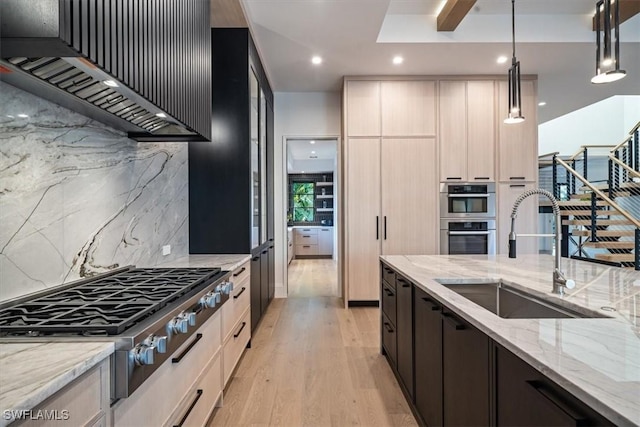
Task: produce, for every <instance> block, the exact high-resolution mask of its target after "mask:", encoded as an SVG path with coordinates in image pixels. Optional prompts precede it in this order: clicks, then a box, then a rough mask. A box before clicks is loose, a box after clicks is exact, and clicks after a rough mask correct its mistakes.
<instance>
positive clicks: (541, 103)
mask: <svg viewBox="0 0 640 427" xmlns="http://www.w3.org/2000/svg"><path fill="white" fill-rule="evenodd" d="M538 105H539V106H540V107H544V106H545V105H547V103H546V102H544V101H540V102H538Z"/></svg>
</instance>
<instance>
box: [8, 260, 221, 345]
mask: <svg viewBox="0 0 640 427" xmlns="http://www.w3.org/2000/svg"><path fill="white" fill-rule="evenodd" d="M221 275H222V272H221V271H220V269H219V268H189V269H184V268H134V269H130V270H126V271H123V272H120V273H116V274H113V275H110V276H107V277H102V278H99V279H96V280H91V281H89V282H87V283H83V284H79V285H76V286H73V287H71V288H66V289H62V290H58V291H53V292H51V293H47V294H46V295H43V296H36V297H34V298H32V299H29V300H27V301H23V302H21V303H18V304H15V305H11V306H8V307H5V308H2V309H0V336H15V335H23V336H43V335H47V336H49V335H74V334H77V335H85V336H105V335H118V334H121V333H123V332H124V331H125V330H126V329H127V328H129V327H131V326H132V325H134V324H136V323H138V322H140V321H141V320H143V319H145V318H147V317H149V316H150V315H152V314H153V313H155V312H157V311H158V310H160V309H162V308H163V307H165V306H167V305H168V304H170V303H172V302H174V301H176V300H178V299H180V298H181V297H182V296H184V295H186V294H187V293H189V292H191V291H194V290H196V289H198V288H200V287H203V286H206V285H207V284H208V283H210V282H211V281H212V280H215V279H216V278H217V277H218V276H221Z"/></svg>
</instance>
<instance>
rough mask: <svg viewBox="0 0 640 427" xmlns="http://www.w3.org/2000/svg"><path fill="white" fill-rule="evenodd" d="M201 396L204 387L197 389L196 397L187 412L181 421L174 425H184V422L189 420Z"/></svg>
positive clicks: (179, 426) (178, 426)
mask: <svg viewBox="0 0 640 427" xmlns="http://www.w3.org/2000/svg"><path fill="white" fill-rule="evenodd" d="M201 397H202V389H201V388H199V389H197V390H196V398H195V399H193V402H191V405H189V409H187V412H186V413H185V414H184V415H183V416H182V418H181V419H180V422H179V423H178V424H176V425H174V426H173V427H182V426H183V425H184V422H185V421H187V418H189V415H191V411H193V408H194V407H195V406H196V403H198V400H200V398H201Z"/></svg>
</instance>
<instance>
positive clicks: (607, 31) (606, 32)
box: [591, 0, 627, 84]
mask: <svg viewBox="0 0 640 427" xmlns="http://www.w3.org/2000/svg"><path fill="white" fill-rule="evenodd" d="M611 3H612V0H599V1H598V2H597V3H596V75H595V76H594V77H593V78H592V79H591V83H596V84H599V83H609V82H615V81H616V80H620V79H622V78H624V77H625V76H626V75H627V72H626V71H624V70H621V69H620V1H615V2H613V4H611ZM612 6H613V11H612V10H611V8H612ZM612 12H613V13H612ZM612 14H613V33H614V37H615V41H614V44H613V56H612V52H611V24H612V22H611V19H612ZM601 27H604V28H601ZM601 30H602V31H601ZM601 39H602V46H601ZM601 53H602V55H600V54H601Z"/></svg>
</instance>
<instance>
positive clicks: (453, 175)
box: [438, 81, 467, 182]
mask: <svg viewBox="0 0 640 427" xmlns="http://www.w3.org/2000/svg"><path fill="white" fill-rule="evenodd" d="M438 100H439V106H438V108H439V109H440V129H439V133H440V181H463V182H466V181H467V82H447V81H441V82H440V95H439V98H438Z"/></svg>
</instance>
